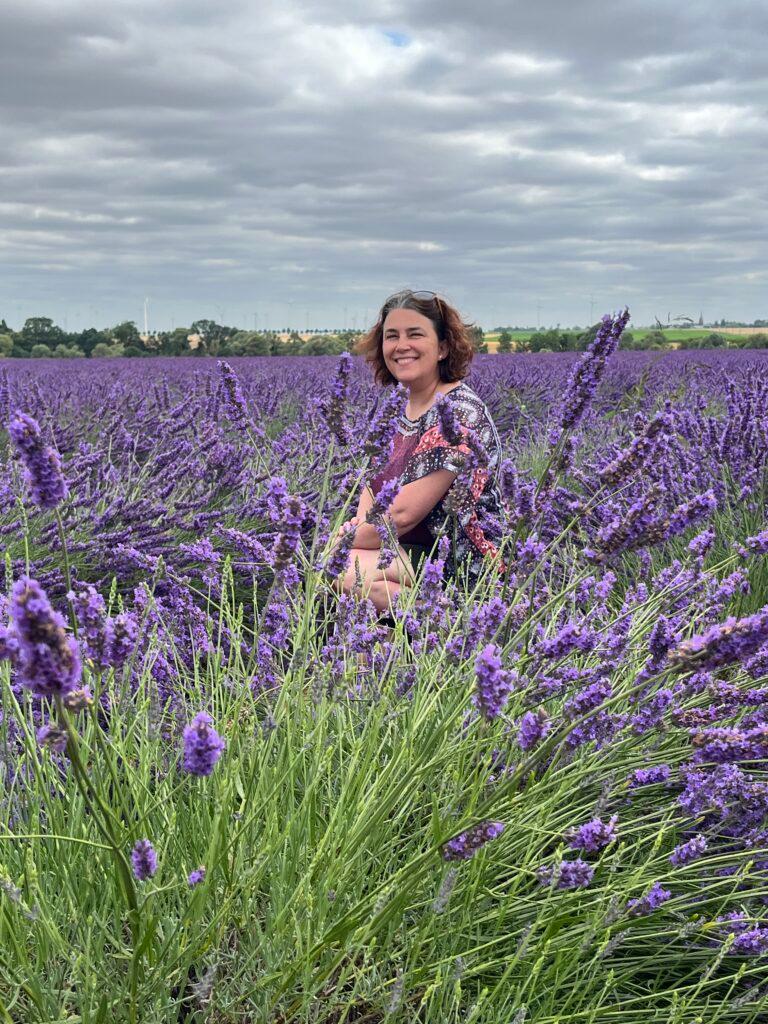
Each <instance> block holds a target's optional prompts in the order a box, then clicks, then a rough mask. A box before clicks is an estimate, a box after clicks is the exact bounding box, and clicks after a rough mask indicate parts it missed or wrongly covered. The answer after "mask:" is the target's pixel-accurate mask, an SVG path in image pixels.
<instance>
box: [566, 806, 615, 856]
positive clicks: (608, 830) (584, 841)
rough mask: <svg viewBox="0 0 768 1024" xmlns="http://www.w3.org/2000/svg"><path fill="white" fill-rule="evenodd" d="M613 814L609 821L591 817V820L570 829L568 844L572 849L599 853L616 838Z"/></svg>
mask: <svg viewBox="0 0 768 1024" xmlns="http://www.w3.org/2000/svg"><path fill="white" fill-rule="evenodd" d="M617 821H618V815H616V814H614V815H613V816H612V817H611V818H610V820H609V821H602V820H601V819H600V818H593V819H592V820H591V821H587V822H585V823H584V824H583V825H579V827H578V828H575V829H572V830H571V832H570V834H569V837H568V845H569V846H570V847H571V849H572V850H584V851H585V853H599V852H600V850H604V849H605V847H606V846H609V845H610V844H611V843H613V842H614V841H615V840H616V822H617Z"/></svg>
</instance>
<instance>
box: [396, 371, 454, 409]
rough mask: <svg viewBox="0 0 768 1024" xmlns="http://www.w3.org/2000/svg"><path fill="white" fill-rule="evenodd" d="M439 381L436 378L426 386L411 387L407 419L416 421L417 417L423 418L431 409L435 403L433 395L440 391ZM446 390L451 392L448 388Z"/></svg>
mask: <svg viewBox="0 0 768 1024" xmlns="http://www.w3.org/2000/svg"><path fill="white" fill-rule="evenodd" d="M440 385H441V381H440V378H439V377H438V379H437V380H435V381H432V382H431V383H429V384H426V385H420V386H419V385H416V384H414V385H412V386H411V387H410V388H409V390H408V409H409V414H406V415H408V418H409V419H418V417H419V416H423V415H424V413H425V412H426V411H427V409H431V408H432V405H433V404H434V401H435V395H437V394H438V392H439V391H441V390H442V389H441V386H440ZM448 390H452V389H451V388H448Z"/></svg>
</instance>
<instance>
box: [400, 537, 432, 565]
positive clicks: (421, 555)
mask: <svg viewBox="0 0 768 1024" xmlns="http://www.w3.org/2000/svg"><path fill="white" fill-rule="evenodd" d="M400 547H401V548H402V549H403V551H405V553H406V555H408V558H409V559H410V562H411V565H412V566H413V571H414V572H418V571H419V568H420V566H421V563H422V562H423V561H424V559H425V558H427V557H428V555H429V554H430V552H431V550H432V549H431V548H428V547H426V545H424V544H411V543H410V542H408V541H406V543H404V544H401V545H400Z"/></svg>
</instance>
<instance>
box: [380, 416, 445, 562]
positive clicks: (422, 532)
mask: <svg viewBox="0 0 768 1024" xmlns="http://www.w3.org/2000/svg"><path fill="white" fill-rule="evenodd" d="M418 443H419V435H418V433H413V434H408V435H404V434H403V433H402V432H401V431H399V430H398V432H397V433H396V434H395V439H394V442H393V445H392V455H391V456H390V458H389V462H387V464H386V466H385V467H384V468H383V469H382V470H380V471H379V472H378V473H377V474H376V476H374V477H373V479H372V480H371V482H370V484H369V486H370V488H371V491H372V492H373V496H374V498H375V497H376V495H377V494H378V493H379V491H380V490H381V488H382V487H383V486H384V484H385V483H386V482H387V480H391V479H392V478H393V477H399V476H401V475H402V473H403V471H404V470H405V464H406V462H407V461H408V459H409V458H410V457H411V455H412V454H413V452H414V450H415V449H416V446H417V445H418ZM427 514H429V513H427ZM398 540H400V541H401V542H403V541H404V542H405V543H406V544H423V545H424V547H427V548H431V547H432V545H433V544H434V541H435V538H434V537H433V536H432V534H431V533H430V532H429V530H428V529H427V527H426V524H425V520H424V519H422V520H421V522H420V523H417V524H416V525H415V526H414V527H412V528H411V529H410V530H409V531H408V532H407V533H403V534H402V535H401V536H400V537H399V538H398Z"/></svg>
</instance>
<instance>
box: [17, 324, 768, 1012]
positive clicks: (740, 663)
mask: <svg viewBox="0 0 768 1024" xmlns="http://www.w3.org/2000/svg"><path fill="white" fill-rule="evenodd" d="M621 326H622V316H621V315H619V316H618V317H614V318H610V317H609V318H607V319H606V320H605V322H604V325H603V329H602V330H601V332H599V334H598V337H597V338H596V339H595V343H594V345H593V347H592V349H591V351H590V352H588V353H587V354H585V355H584V356H583V357H580V356H578V355H563V356H552V355H541V356H489V357H480V358H479V359H478V360H477V361H476V364H475V367H474V369H473V374H472V377H471V379H470V383H471V385H472V386H473V387H474V388H475V389H476V390H477V391H478V393H479V394H480V395H481V397H482V398H483V400H484V401H485V402H486V403H487V404H488V406H489V408H490V409H491V411H492V414H493V416H494V419H495V421H496V423H497V425H498V426H499V429H500V432H501V435H502V439H503V443H504V446H505V451H504V455H505V461H504V465H503V467H502V470H501V483H502V488H503V491H504V495H505V500H506V501H507V504H508V507H509V511H510V528H509V531H508V532H507V534H506V535H505V536H504V537H503V540H502V542H501V560H502V562H503V565H501V564H496V565H489V567H488V571H487V573H486V574H485V576H484V577H483V578H482V579H481V580H480V581H479V583H478V584H477V585H476V586H475V587H474V588H473V589H472V590H471V591H469V590H468V589H467V588H466V587H464V586H463V585H461V584H456V583H454V582H452V581H447V580H445V579H444V578H443V562H444V557H445V553H446V552H445V545H444V544H443V545H441V547H440V549H439V550H438V551H437V552H436V553H435V555H434V557H433V558H432V559H431V560H430V561H428V562H427V564H426V565H425V566H424V568H423V570H422V572H421V574H420V577H419V581H418V584H417V586H415V587H414V588H412V589H411V590H406V591H404V596H403V598H402V601H401V604H400V606H399V607H398V609H397V611H396V616H395V622H396V625H395V628H394V630H388V629H386V628H384V627H383V626H382V625H381V624H380V623H379V622H378V621H377V620H376V617H375V612H374V609H373V606H372V605H371V604H370V603H369V602H367V601H366V600H364V599H363V598H362V597H361V596H360V595H350V596H346V597H343V598H338V597H337V595H336V593H335V591H334V590H333V588H332V578H333V576H334V575H336V574H337V570H338V569H339V566H340V564H341V562H342V560H341V559H340V558H339V555H338V552H336V553H334V542H335V539H336V530H337V529H338V526H339V525H340V524H341V522H343V521H344V520H345V519H347V518H349V517H350V516H351V515H352V514H353V513H354V507H352V493H353V491H354V490H355V488H356V487H357V486H359V483H360V481H361V480H363V479H364V478H365V477H366V475H367V474H368V473H369V472H370V471H371V467H375V466H377V465H380V464H381V462H382V461H384V460H385V459H386V456H387V453H388V450H389V445H390V444H391V436H392V431H391V426H392V421H391V417H392V415H394V414H396V413H397V410H398V409H399V408H400V407H401V406H402V396H401V395H398V394H396V393H393V394H388V395H385V396H380V395H379V393H378V392H377V391H376V390H375V389H374V387H373V385H372V384H371V382H370V380H369V377H368V371H367V369H366V368H365V367H364V366H362V365H360V364H359V362H358V361H355V360H350V359H348V358H344V359H342V360H341V361H339V360H335V359H332V358H325V357H319V358H315V359H303V360H295V359H286V360H280V359H274V358H273V359H258V358H257V359H232V360H230V361H229V362H228V363H226V364H225V363H222V364H219V365H217V364H216V362H215V361H213V360H211V361H209V360H205V359H195V358H190V359H174V360H161V359H158V360H155V361H153V362H152V364H151V366H149V367H148V366H147V364H145V363H139V362H138V361H129V360H126V361H121V360H108V361H104V362H103V363H100V362H99V361H98V360H92V361H89V362H88V364H87V365H85V366H84V365H82V364H64V365H62V364H60V363H56V364H55V365H54V364H53V363H49V362H47V361H45V360H40V361H35V362H34V364H33V363H32V362H30V363H25V362H22V361H14V363H13V365H11V366H10V367H9V370H8V374H7V387H8V396H7V403H6V404H5V407H6V408H7V409H8V410H9V411H10V410H14V412H13V413H12V419H11V420H9V421H8V422H7V423H5V424H3V425H2V426H0V456H1V457H2V460H3V472H2V474H0V487H2V497H3V501H2V505H0V531H1V532H2V537H3V544H4V555H5V570H6V588H5V590H6V593H7V597H2V598H0V676H1V679H2V694H3V703H2V722H1V723H0V745H1V746H0V749H1V750H2V759H1V760H0V774H1V777H2V804H1V805H0V853H1V855H2V856H1V859H0V865H1V866H0V943H1V944H2V948H3V950H4V953H3V957H2V958H0V1008H1V1009H2V1015H3V1019H5V1020H10V1021H15V1020H19V1021H25V1022H43V1021H52V1020H62V1021H63V1020H72V1021H74V1020H83V1021H85V1020H92V1021H106V1020H109V1021H130V1022H139V1021H141V1022H144V1021H163V1022H167V1021H202V1020H211V1021H214V1020H215V1021H218V1022H230V1021H231V1022H235V1021H242V1020H259V1021H270V1022H272V1021H274V1022H278V1021H282V1022H288V1021H308V1020H311V1021H315V1022H317V1024H331V1022H341V1021H354V1020H361V1021H362V1020H369V1021H383V1020H402V1021H414V1020H419V1021H429V1022H440V1024H442V1022H444V1021H460V1020H472V1021H474V1022H488V1024H491V1022H493V1024H497V1022H498V1024H507V1022H509V1021H512V1020H516V1021H523V1020H535V1021H536V1022H537V1024H555V1022H560V1024H566V1022H574V1024H576V1022H581V1021H594V1022H605V1024H608V1022H613V1021H615V1020H617V1019H619V1017H621V1018H622V1019H624V1020H627V1021H634V1020H643V1021H649V1020H652V1021H659V1022H662V1021H663V1022H667V1021H679V1022H680V1024H683V1022H687V1021H694V1020H697V1019H700V1020H703V1021H707V1022H709V1021H729V1022H730V1021H750V1020H755V1021H756V1020H759V1019H761V1018H760V1014H761V1013H763V1012H764V1011H763V1010H762V1009H761V1006H762V1003H763V1000H764V997H765V994H766V991H765V990H766V987H767V985H766V956H767V955H768V776H767V775H766V755H767V754H768V719H767V718H766V709H767V708H768V544H766V542H765V540H764V538H765V537H766V536H768V523H767V522H766V518H767V515H766V514H767V510H768V505H767V502H768V489H767V487H766V460H767V459H768V357H766V356H765V355H764V354H763V353H760V352H756V353H750V352H729V351H726V352H717V351H706V352H705V351H696V352H678V353H669V354H665V355H663V356H659V355H657V354H655V353H629V354H626V353H622V352H621V351H620V341H619V336H620V328H621ZM617 343H618V344H619V351H618V352H616V346H617ZM299 364H300V367H299ZM298 368H301V369H302V370H303V371H304V374H305V376H303V377H298V378H297V369H298ZM378 398H381V399H382V400H381V401H379V402H378V404H377V399H378ZM374 407H375V408H374ZM16 410H18V411H16ZM443 421H444V422H443ZM441 422H443V427H442V429H444V430H445V431H447V432H450V430H451V429H452V424H451V422H449V419H448V417H447V416H445V415H443V417H442V420H441ZM377 515H378V518H377V520H376V521H377V523H379V524H380V525H381V526H382V531H385V530H386V515H385V510H384V509H381V510H379V512H378V513H377ZM446 531H447V532H448V533H450V522H448V521H447V522H446ZM342 567H343V566H342ZM201 709H205V710H201ZM447 861H448V862H450V864H447V863H446V862H447ZM97 965H98V966H97Z"/></svg>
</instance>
